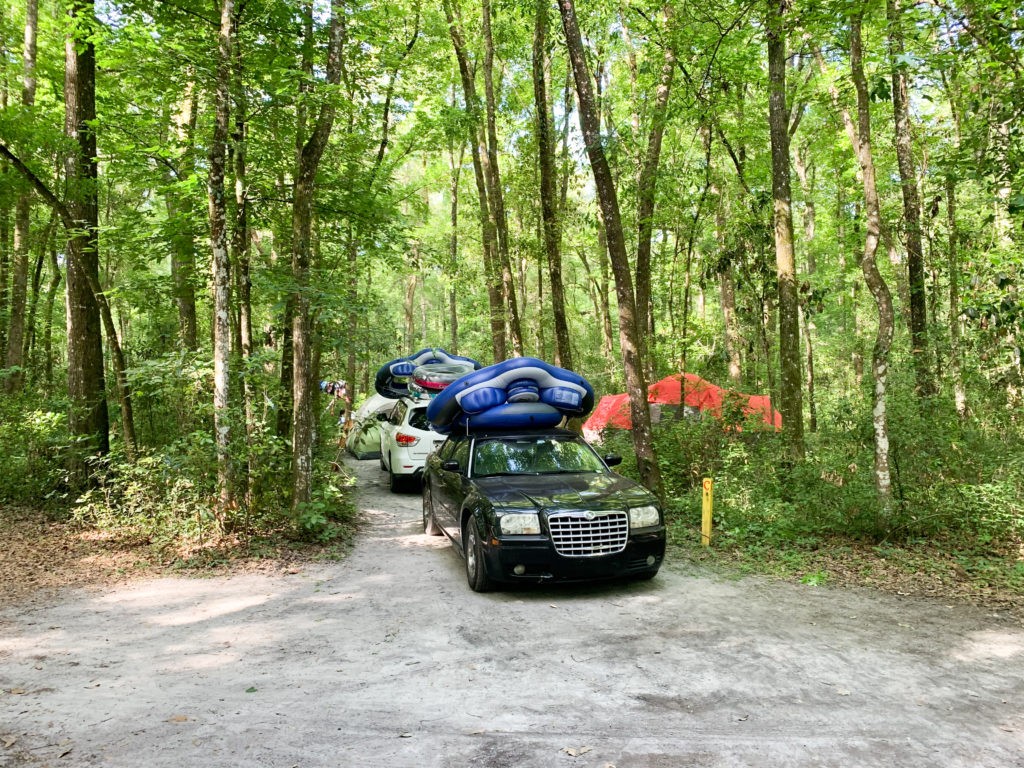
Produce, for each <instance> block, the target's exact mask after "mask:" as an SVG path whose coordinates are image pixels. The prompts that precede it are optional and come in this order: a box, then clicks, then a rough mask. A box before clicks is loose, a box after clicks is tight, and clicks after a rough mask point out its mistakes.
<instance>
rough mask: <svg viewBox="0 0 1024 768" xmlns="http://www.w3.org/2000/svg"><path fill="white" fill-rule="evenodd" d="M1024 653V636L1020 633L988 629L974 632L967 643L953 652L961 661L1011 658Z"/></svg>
mask: <svg viewBox="0 0 1024 768" xmlns="http://www.w3.org/2000/svg"><path fill="white" fill-rule="evenodd" d="M1021 655H1024V637H1022V636H1021V635H1020V634H1011V633H1009V632H1000V631H997V630H988V631H985V632H974V633H972V634H971V635H970V638H969V639H968V640H967V641H966V643H965V644H964V645H963V646H962V647H961V648H960V649H959V650H958V651H955V652H954V654H953V658H955V659H957V660H959V661H986V660H990V659H1004V660H1005V659H1011V658H1013V657H1014V656H1021Z"/></svg>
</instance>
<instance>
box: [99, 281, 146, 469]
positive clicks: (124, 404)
mask: <svg viewBox="0 0 1024 768" xmlns="http://www.w3.org/2000/svg"><path fill="white" fill-rule="evenodd" d="M89 287H90V288H91V289H92V292H93V295H94V296H95V297H96V303H97V305H98V306H99V309H100V319H101V320H102V321H103V327H104V329H105V330H106V332H107V346H108V348H109V349H110V360H111V364H112V366H113V369H114V379H115V381H116V383H117V395H118V401H119V403H120V406H121V436H122V439H123V440H124V449H125V456H126V457H127V458H128V459H129V460H131V459H134V458H135V453H136V440H135V416H134V413H133V411H132V391H131V387H130V386H129V384H128V373H127V365H126V364H125V358H124V350H123V349H122V348H121V342H120V340H119V339H118V336H117V326H116V325H115V324H114V316H113V314H111V311H110V303H109V302H108V301H107V296H106V294H105V293H104V292H103V289H102V287H101V286H100V284H99V281H98V280H94V279H92V277H91V276H90V278H89Z"/></svg>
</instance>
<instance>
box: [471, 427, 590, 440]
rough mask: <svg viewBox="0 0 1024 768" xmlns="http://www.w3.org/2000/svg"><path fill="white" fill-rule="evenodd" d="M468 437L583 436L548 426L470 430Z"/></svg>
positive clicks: (563, 437)
mask: <svg viewBox="0 0 1024 768" xmlns="http://www.w3.org/2000/svg"><path fill="white" fill-rule="evenodd" d="M451 436H452V437H466V436H467V435H466V433H464V432H460V431H457V430H453V431H452V435H451ZM468 437H474V438H477V439H480V438H501V439H513V438H523V437H557V438H561V439H566V438H579V439H580V440H582V439H583V436H582V435H580V434H579V433H578V432H573V431H572V430H571V429H564V428H562V427H550V428H547V429H488V430H484V431H476V430H474V431H471V432H469V434H468Z"/></svg>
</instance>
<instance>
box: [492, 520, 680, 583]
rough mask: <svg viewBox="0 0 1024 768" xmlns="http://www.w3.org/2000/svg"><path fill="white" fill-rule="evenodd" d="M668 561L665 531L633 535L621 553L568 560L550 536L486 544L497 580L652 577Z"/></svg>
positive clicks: (494, 540)
mask: <svg viewBox="0 0 1024 768" xmlns="http://www.w3.org/2000/svg"><path fill="white" fill-rule="evenodd" d="M664 558H665V529H664V528H660V529H657V530H653V531H650V532H645V533H637V534H632V535H631V536H630V537H629V541H628V543H627V544H626V548H625V549H623V550H622V551H621V552H617V553H615V554H611V555H598V556H593V557H566V556H564V555H560V554H558V553H557V552H556V551H555V548H554V546H553V545H552V543H551V541H550V540H549V539H548V538H547V537H546V536H514V537H513V536H505V537H492V538H489V539H488V540H487V541H485V542H484V560H485V562H486V564H487V573H488V575H489V576H490V577H491V578H492V579H494V580H495V581H506V582H509V581H533V582H537V581H597V580H600V579H621V578H631V577H637V578H639V577H648V576H652V575H654V574H655V573H657V571H658V569H659V568H660V567H661V563H662V561H663V560H664Z"/></svg>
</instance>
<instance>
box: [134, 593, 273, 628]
mask: <svg viewBox="0 0 1024 768" xmlns="http://www.w3.org/2000/svg"><path fill="white" fill-rule="evenodd" d="M270 597H271V596H270V595H238V596H236V597H225V598H221V599H220V600H212V601H210V602H201V603H198V604H196V605H192V606H189V607H187V608H182V609H180V610H176V611H171V612H168V613H156V614H155V615H153V616H150V618H149V621H150V622H151V623H152V624H156V625H158V626H161V627H179V626H182V625H184V624H196V623H198V622H201V621H209V620H210V619H216V618H219V617H221V616H227V615H228V614H231V613H238V612H240V611H245V610H248V609H249V608H255V607H257V606H260V605H263V604H264V603H266V602H267V601H268V600H269V599H270Z"/></svg>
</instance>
